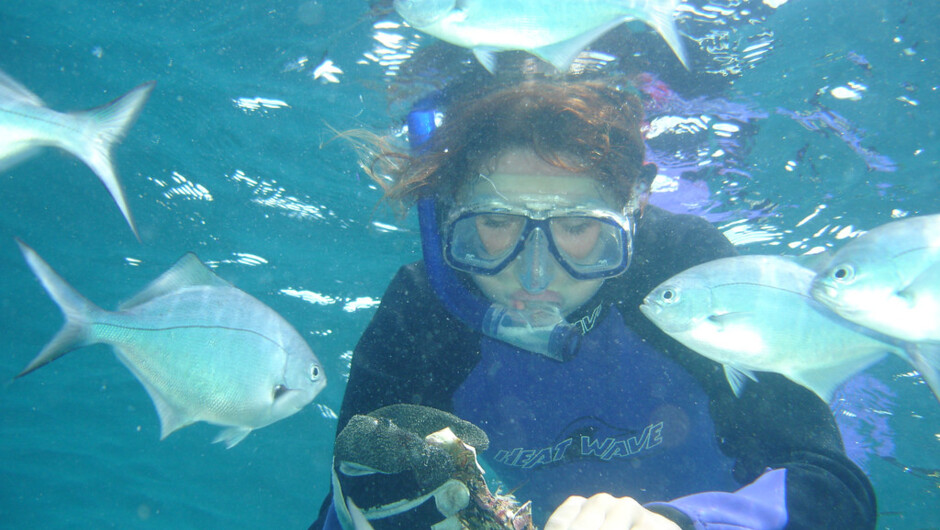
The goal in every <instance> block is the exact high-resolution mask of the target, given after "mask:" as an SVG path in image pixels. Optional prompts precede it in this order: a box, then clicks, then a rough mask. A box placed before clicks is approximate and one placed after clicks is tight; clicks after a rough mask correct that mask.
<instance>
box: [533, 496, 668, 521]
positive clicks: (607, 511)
mask: <svg viewBox="0 0 940 530" xmlns="http://www.w3.org/2000/svg"><path fill="white" fill-rule="evenodd" d="M624 529H632V530H679V527H678V525H676V524H675V523H673V522H672V521H670V520H669V519H666V518H665V517H663V516H661V515H659V514H656V513H653V512H651V511H649V510H647V509H646V508H644V507H643V506H641V505H640V503H638V502H637V501H635V500H634V499H632V498H630V497H621V498H616V497H614V496H612V495H610V494H608V493H598V494H596V495H593V496H592V497H591V498H589V499H585V498H584V497H581V496H572V497H568V499H567V500H565V502H563V503H562V504H561V506H559V507H558V509H556V510H555V512H554V513H552V516H551V517H550V518H549V519H548V523H547V524H546V525H545V530H624Z"/></svg>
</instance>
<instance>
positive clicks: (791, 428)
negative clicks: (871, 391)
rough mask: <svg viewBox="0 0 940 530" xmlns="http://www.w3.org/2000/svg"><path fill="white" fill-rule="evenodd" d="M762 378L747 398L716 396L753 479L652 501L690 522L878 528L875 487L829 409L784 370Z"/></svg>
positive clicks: (729, 436) (731, 449) (731, 450)
mask: <svg viewBox="0 0 940 530" xmlns="http://www.w3.org/2000/svg"><path fill="white" fill-rule="evenodd" d="M758 377H759V379H760V382H759V383H753V382H750V383H749V384H748V386H747V388H746V389H745V391H744V393H743V394H742V395H741V397H740V398H735V397H734V395H733V394H731V392H730V391H728V392H727V393H726V394H725V393H721V395H719V396H716V397H713V398H712V402H711V408H712V415H713V417H714V418H715V423H716V430H717V432H716V434H717V436H718V437H719V439H720V440H721V445H722V450H723V451H724V452H726V453H727V454H729V455H730V456H733V457H734V458H735V468H734V474H735V478H736V479H738V481H739V482H742V483H749V484H748V485H747V486H745V487H743V488H741V489H739V490H737V491H735V492H733V493H726V492H704V493H698V494H694V495H689V496H687V497H683V498H680V499H675V500H673V501H671V502H668V503H656V504H651V505H649V506H648V507H649V508H650V509H651V510H653V511H657V512H659V513H661V514H663V515H665V516H667V517H670V518H671V519H673V520H674V521H676V522H677V523H680V524H681V525H684V526H683V527H684V528H695V529H705V528H708V529H712V528H753V529H774V528H839V529H841V528H845V529H866V528H874V527H875V519H876V517H877V513H876V503H875V494H874V491H873V489H872V487H871V483H870V482H869V480H868V477H866V476H865V475H864V473H863V472H862V471H861V469H859V468H858V466H856V465H855V464H854V463H853V462H852V461H851V460H849V458H848V457H847V456H846V455H845V452H844V450H843V449H842V441H841V439H840V437H839V431H838V428H837V426H836V424H835V420H834V419H833V417H832V414H831V412H830V411H829V407H828V406H827V405H826V404H825V403H823V401H822V400H820V399H819V398H818V397H817V396H816V395H815V394H813V393H812V392H811V391H809V390H806V389H804V388H803V387H801V386H799V385H796V384H795V383H792V382H790V381H788V380H787V379H786V378H784V377H782V376H779V375H776V374H766V373H762V374H759V376H758ZM726 384H727V383H726Z"/></svg>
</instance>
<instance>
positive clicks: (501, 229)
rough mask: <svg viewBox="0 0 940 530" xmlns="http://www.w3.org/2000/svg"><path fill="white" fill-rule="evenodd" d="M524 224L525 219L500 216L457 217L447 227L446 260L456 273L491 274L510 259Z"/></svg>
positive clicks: (505, 215) (476, 215) (500, 214)
mask: <svg viewBox="0 0 940 530" xmlns="http://www.w3.org/2000/svg"><path fill="white" fill-rule="evenodd" d="M526 222H527V218H526V217H525V216H522V215H512V214H503V213H478V214H474V215H467V216H464V217H461V218H459V219H457V220H456V221H455V222H454V223H453V224H452V225H451V227H450V230H449V237H448V241H447V248H446V251H445V252H446V256H447V259H448V261H449V262H450V263H451V265H452V266H454V267H455V268H457V269H460V270H465V271H467V272H477V273H482V274H486V273H487V272H488V271H493V272H494V273H495V272H497V271H498V270H499V269H501V268H502V267H503V266H504V265H505V264H506V262H507V261H508V260H509V259H510V258H511V257H514V255H515V250H516V247H517V246H519V243H520V237H521V234H522V232H523V230H524V229H525V226H526Z"/></svg>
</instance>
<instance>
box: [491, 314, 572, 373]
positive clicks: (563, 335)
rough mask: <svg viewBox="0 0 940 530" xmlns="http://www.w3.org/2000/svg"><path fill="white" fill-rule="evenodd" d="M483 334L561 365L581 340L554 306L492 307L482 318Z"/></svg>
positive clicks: (570, 356)
mask: <svg viewBox="0 0 940 530" xmlns="http://www.w3.org/2000/svg"><path fill="white" fill-rule="evenodd" d="M483 334H484V335H486V336H488V337H493V338H495V339H498V340H501V341H503V342H506V343H509V344H512V345H513V346H516V347H519V348H522V349H524V350H527V351H531V352H535V353H540V354H542V355H544V356H546V357H549V358H551V359H555V360H556V361H561V362H565V361H569V360H571V359H572V358H573V357H574V356H575V354H576V353H577V351H578V346H579V345H580V340H581V335H580V334H579V333H578V332H577V331H576V330H575V329H574V326H572V325H571V324H569V323H568V321H567V320H565V317H563V316H562V315H561V312H560V311H559V310H558V308H557V307H556V306H548V307H545V308H540V309H536V310H527V311H520V310H517V309H510V308H508V307H506V306H504V305H501V304H493V305H491V306H490V307H489V309H487V311H486V315H485V317H484V319H483Z"/></svg>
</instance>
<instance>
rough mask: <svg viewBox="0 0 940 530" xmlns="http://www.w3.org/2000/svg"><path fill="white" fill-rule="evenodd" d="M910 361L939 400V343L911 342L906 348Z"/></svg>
mask: <svg viewBox="0 0 940 530" xmlns="http://www.w3.org/2000/svg"><path fill="white" fill-rule="evenodd" d="M907 353H908V355H910V358H911V363H912V364H913V365H914V368H916V369H917V371H918V372H920V375H921V377H923V378H924V381H925V382H926V383H927V386H929V387H930V391H931V392H933V395H934V397H936V398H937V401H940V344H934V343H920V344H913V345H911V346H910V347H908V349H907Z"/></svg>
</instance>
